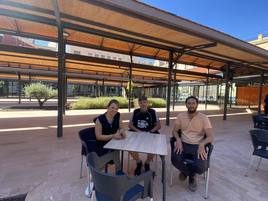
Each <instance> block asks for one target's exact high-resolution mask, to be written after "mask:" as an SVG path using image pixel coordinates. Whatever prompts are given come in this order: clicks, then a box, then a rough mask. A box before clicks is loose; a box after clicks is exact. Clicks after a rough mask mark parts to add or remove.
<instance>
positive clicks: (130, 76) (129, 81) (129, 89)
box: [128, 54, 133, 112]
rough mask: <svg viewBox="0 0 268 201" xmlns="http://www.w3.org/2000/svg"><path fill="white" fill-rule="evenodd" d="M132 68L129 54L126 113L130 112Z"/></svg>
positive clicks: (131, 59)
mask: <svg viewBox="0 0 268 201" xmlns="http://www.w3.org/2000/svg"><path fill="white" fill-rule="evenodd" d="M132 66H133V58H132V54H130V68H129V79H128V111H129V112H130V109H131V105H132Z"/></svg>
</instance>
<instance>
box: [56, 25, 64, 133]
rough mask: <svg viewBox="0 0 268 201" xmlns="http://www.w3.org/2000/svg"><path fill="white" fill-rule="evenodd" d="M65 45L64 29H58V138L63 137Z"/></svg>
mask: <svg viewBox="0 0 268 201" xmlns="http://www.w3.org/2000/svg"><path fill="white" fill-rule="evenodd" d="M64 54H65V44H64V39H63V29H61V28H58V127H57V137H58V138H59V137H62V136H63V110H64V109H63V107H64V88H65V87H64V78H65V76H64V71H65V58H64Z"/></svg>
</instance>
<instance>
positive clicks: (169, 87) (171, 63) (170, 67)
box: [166, 51, 173, 126]
mask: <svg viewBox="0 0 268 201" xmlns="http://www.w3.org/2000/svg"><path fill="white" fill-rule="evenodd" d="M172 69H173V51H170V52H169V63H168V88H167V113H166V125H167V126H169V116H170V95H171V79H172Z"/></svg>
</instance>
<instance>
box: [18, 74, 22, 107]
mask: <svg viewBox="0 0 268 201" xmlns="http://www.w3.org/2000/svg"><path fill="white" fill-rule="evenodd" d="M18 92H19V104H21V74H20V72H18Z"/></svg>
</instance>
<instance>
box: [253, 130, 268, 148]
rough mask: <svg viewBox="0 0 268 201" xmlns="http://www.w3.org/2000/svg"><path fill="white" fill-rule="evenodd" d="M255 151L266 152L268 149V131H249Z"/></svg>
mask: <svg viewBox="0 0 268 201" xmlns="http://www.w3.org/2000/svg"><path fill="white" fill-rule="evenodd" d="M249 133H250V136H251V140H252V144H253V147H254V151H255V150H264V151H266V148H267V147H268V130H264V129H252V130H250V131H249Z"/></svg>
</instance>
